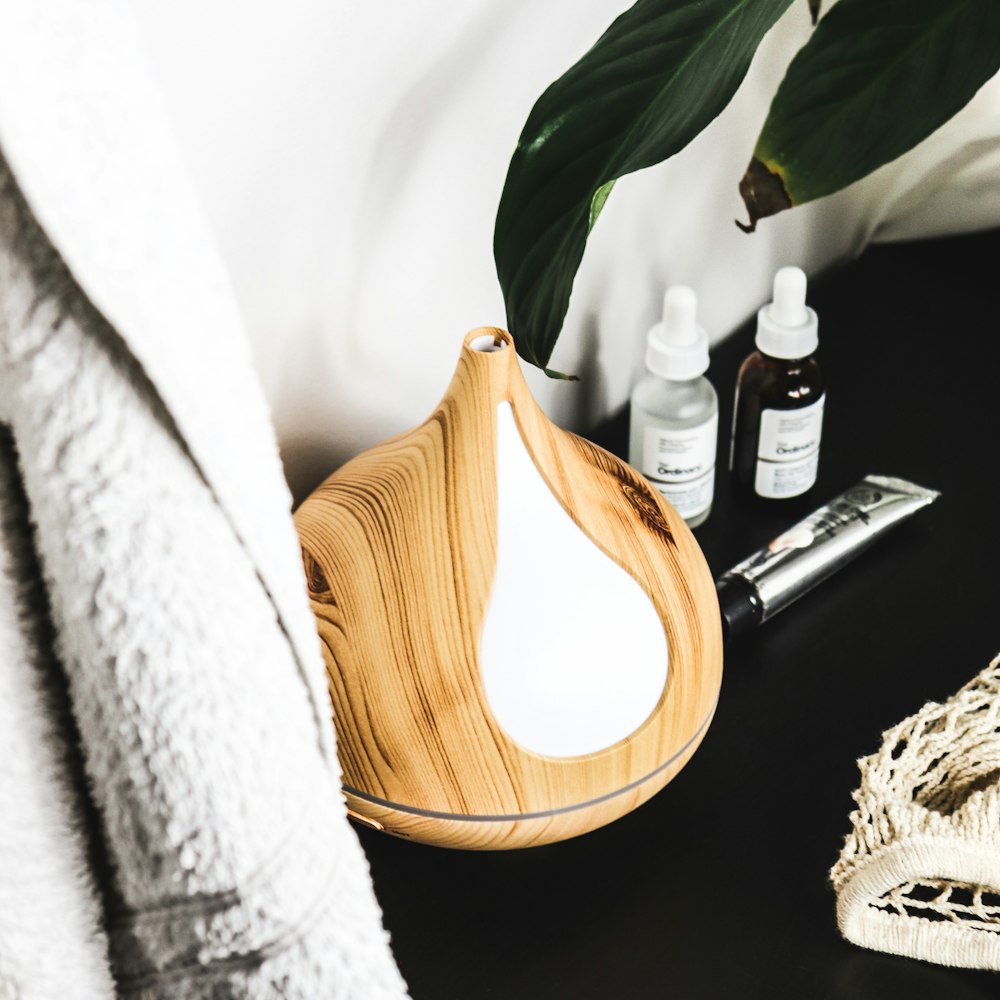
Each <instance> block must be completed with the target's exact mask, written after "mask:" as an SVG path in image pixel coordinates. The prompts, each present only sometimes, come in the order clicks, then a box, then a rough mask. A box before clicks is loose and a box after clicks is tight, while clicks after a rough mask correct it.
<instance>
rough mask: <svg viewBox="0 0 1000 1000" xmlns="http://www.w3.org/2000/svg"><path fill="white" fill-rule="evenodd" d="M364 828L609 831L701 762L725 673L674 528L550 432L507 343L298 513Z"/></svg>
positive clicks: (496, 836) (699, 560)
mask: <svg viewBox="0 0 1000 1000" xmlns="http://www.w3.org/2000/svg"><path fill="white" fill-rule="evenodd" d="M295 520H296V525H297V527H298V531H299V535H300V537H301V541H302V551H303V559H304V562H305V569H306V577H307V580H308V584H309V591H310V598H311V602H312V608H313V611H314V612H315V615H316V619H317V623H318V627H319V634H320V637H321V639H322V644H323V651H324V656H325V659H326V667H327V671H328V674H329V683H330V696H331V699H332V702H333V717H334V722H335V725H336V730H337V743H338V748H339V756H340V762H341V766H342V769H343V776H344V791H345V793H346V795H347V800H348V805H349V807H350V809H351V810H353V812H354V813H356V814H357V815H358V816H360V817H362V818H363V819H364V820H365V821H366V822H368V823H369V824H370V825H373V826H376V827H378V828H380V829H384V830H385V831H386V832H387V833H392V834H395V835H397V836H401V837H409V838H412V839H414V840H419V841H424V842H426V843H431V844H438V845H442V846H448V847H463V848H512V847H527V846H529V845H533V844H544V843H548V842H551V841H555V840H562V839H564V838H566V837H572V836H575V835H577V834H580V833H584V832H586V831H588V830H592V829H594V828H595V827H599V826H602V825H603V824H605V823H608V822H610V821H611V820H613V819H617V818H618V817H619V816H622V815H624V814H625V813H627V812H629V811H630V810H632V809H634V808H635V807H636V806H638V805H640V804H641V803H642V802H644V801H645V800H646V799H648V798H649V797H650V796H651V795H653V794H654V793H655V792H657V791H658V790H659V789H660V788H662V787H663V786H664V785H665V784H666V783H667V782H668V781H669V780H670V779H671V778H672V777H673V776H674V775H675V774H676V773H677V772H678V771H679V770H680V769H681V767H683V766H684V764H685V763H686V761H687V760H688V758H689V757H690V756H691V754H692V753H693V752H694V750H695V748H696V747H697V745H698V743H699V742H700V741H701V738H702V737H703V736H704V734H705V730H706V728H707V726H708V724H709V721H710V720H711V717H712V713H713V711H714V709H715V704H716V699H717V696H718V691H719V685H720V683H721V678H722V636H721V628H720V619H719V608H718V603H717V600H716V596H715V587H714V585H713V582H712V577H711V574H710V572H709V569H708V566H707V565H706V563H705V560H704V557H703V556H702V553H701V550H700V549H699V548H698V545H697V543H696V542H695V540H694V538H693V537H692V535H691V532H690V531H689V530H688V528H687V527H686V525H685V524H684V522H683V521H682V520H681V518H680V517H679V516H678V515H677V514H676V513H675V512H674V511H673V509H672V508H671V507H670V506H669V505H667V504H666V503H665V502H664V501H663V500H662V499H661V498H660V496H659V494H658V493H657V492H656V491H655V490H654V489H652V488H651V487H650V486H649V485H648V484H647V483H646V481H645V480H644V479H643V478H642V477H641V476H639V475H638V474H636V473H635V472H634V471H633V470H632V469H630V468H629V467H628V466H627V465H625V464H624V463H623V462H621V461H619V460H618V459H617V458H615V457H614V456H613V455H610V454H609V453H608V452H606V451H604V450H602V449H600V448H598V447H596V446H594V445H592V444H590V443H589V442H587V441H585V440H583V439H582V438H579V437H577V436H575V435H573V434H569V433H567V432H565V431H563V430H560V429H559V428H558V427H556V426H555V425H554V424H552V423H550V422H549V420H548V419H547V418H546V417H545V415H544V414H543V413H542V412H541V410H540V409H539V408H538V406H537V405H536V403H535V401H534V399H533V398H532V396H531V393H530V391H529V389H528V387H527V385H526V383H525V381H524V378H523V376H522V374H521V370H520V366H519V364H518V361H517V357H516V354H515V351H514V346H513V341H512V340H511V337H510V335H509V334H507V333H505V332H504V331H502V330H497V329H492V328H484V329H479V330H474V331H473V332H472V333H470V334H469V335H468V336H467V337H466V338H465V343H464V346H463V348H462V353H461V357H460V358H459V362H458V368H457V370H456V372H455V375H454V378H453V379H452V382H451V385H450V387H449V388H448V391H447V392H446V393H445V396H444V398H443V400H442V401H441V403H440V405H439V406H438V408H437V410H436V411H435V412H434V413H433V415H432V416H431V417H430V419H429V420H427V421H426V423H424V424H422V425H421V426H420V427H418V428H416V429H415V430H413V431H411V432H410V433H408V434H404V435H401V436H400V437H396V438H393V439H392V440H390V441H386V442H385V443H384V444H381V445H379V446H377V447H375V448H372V449H371V450H370V451H367V452H364V453H363V454H361V455H359V456H358V457H357V458H355V459H353V460H352V461H350V462H348V463H347V464H346V465H344V466H343V467H342V468H341V469H340V470H338V471H337V472H336V473H334V475H332V476H331V477H330V478H329V479H327V480H326V482H324V483H323V485H322V486H320V487H319V488H318V489H317V490H316V491H315V492H314V493H313V494H312V495H311V496H310V497H309V498H308V499H307V500H306V501H305V502H304V503H303V504H302V506H301V507H300V508H299V510H298V511H297V512H296V515H295Z"/></svg>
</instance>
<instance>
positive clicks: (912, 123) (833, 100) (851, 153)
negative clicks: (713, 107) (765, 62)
mask: <svg viewBox="0 0 1000 1000" xmlns="http://www.w3.org/2000/svg"><path fill="white" fill-rule="evenodd" d="M998 69H1000V2H998V0H840V2H839V3H838V4H836V5H834V6H833V7H832V8H831V9H830V11H829V13H828V14H827V15H826V16H825V17H824V18H823V20H822V21H821V22H820V23H819V25H818V26H817V28H816V30H815V31H814V32H813V34H812V37H811V38H810V39H809V41H808V42H807V43H806V45H805V46H804V47H803V48H802V49H801V50H800V51H799V53H798V54H797V55H796V57H795V58H794V59H793V60H792V63H791V65H790V66H789V67H788V72H787V73H786V74H785V78H784V80H783V81H782V83H781V86H780V87H779V88H778V92H777V94H775V96H774V100H773V101H772V102H771V109H770V111H769V112H768V116H767V120H766V121H765V123H764V127H763V129H762V130H761V133H760V137H759V138H758V140H757V145H756V148H755V149H754V153H753V159H752V160H751V161H750V166H749V167H748V168H747V172H746V174H745V175H744V177H743V180H742V181H741V182H740V193H741V194H742V195H743V200H744V202H745V203H746V206H747V210H748V211H749V213H750V223H749V225H748V226H743V225H742V224H741V228H743V229H746V230H748V231H749V230H752V229H753V228H754V227H755V225H756V223H757V220H758V219H762V218H765V217H766V216H769V215H774V214H775V212H780V211H781V210H782V209H785V208H790V207H792V206H793V205H801V204H803V203H804V202H807V201H812V200H813V199H814V198H820V197H822V196H823V195H827V194H831V193H832V192H834V191H839V190H840V189H841V188H844V187H847V185H848V184H851V183H853V182H854V181H856V180H859V179H860V178H862V177H864V176H866V175H867V174H870V173H871V172H872V171H873V170H875V169H876V168H878V167H880V166H882V165H883V164H884V163H888V162H889V161H890V160H894V159H895V158H896V157H897V156H901V155H902V154H903V153H905V152H906V151H907V150H909V149H912V148H913V147H914V146H915V145H916V144H917V143H918V142H920V141H921V140H922V139H925V138H926V137H927V136H928V135H930V134H931V132H933V131H934V130H935V129H937V128H938V127H939V126H941V125H943V124H944V123H945V122H946V121H948V119H949V118H951V117H952V116H953V115H954V114H955V113H956V112H957V111H959V110H960V109H961V108H962V107H964V106H965V105H966V104H967V103H968V102H969V101H970V100H971V98H972V96H973V95H974V94H975V93H976V91H977V90H978V89H979V88H980V87H981V86H982V85H983V84H984V83H985V82H986V81H987V80H988V79H989V78H990V77H991V76H993V74H994V73H996V72H997V70H998Z"/></svg>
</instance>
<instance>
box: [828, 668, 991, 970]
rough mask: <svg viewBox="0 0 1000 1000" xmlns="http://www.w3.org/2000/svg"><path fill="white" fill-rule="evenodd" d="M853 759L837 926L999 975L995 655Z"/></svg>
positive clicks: (855, 937) (889, 946) (878, 945)
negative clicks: (874, 748)
mask: <svg viewBox="0 0 1000 1000" xmlns="http://www.w3.org/2000/svg"><path fill="white" fill-rule="evenodd" d="M858 766H859V768H860V770H861V785H860V787H859V788H858V790H857V791H856V792H855V793H854V800H855V802H856V803H857V806H858V807H857V809H856V810H855V811H854V812H852V813H851V822H852V824H853V830H852V831H851V833H850V835H849V836H848V837H847V840H846V842H845V844H844V848H843V850H842V852H841V855H840V859H839V860H838V861H837V863H836V865H834V867H833V869H832V871H831V872H830V876H831V879H832V881H833V886H834V889H835V890H836V892H837V920H838V923H839V925H840V930H841V933H842V934H843V935H844V937H846V938H847V939H848V940H850V941H853V942H854V943H855V944H859V945H862V946H863V947H866V948H874V949H877V950H879V951H886V952H890V953H892V954H896V955H908V956H910V957H912V958H921V959H926V960H927V961H931V962H938V963H940V964H942V965H953V966H966V967H976V968H984V969H997V970H1000V656H998V657H997V658H996V659H994V660H993V662H992V663H991V664H990V666H989V667H988V668H987V669H986V670H984V671H983V672H982V673H981V674H979V675H978V676H977V677H976V678H975V679H974V680H973V681H971V682H970V683H969V684H967V685H966V686H965V687H963V688H962V689H961V690H960V691H958V692H957V693H956V694H955V695H954V696H953V697H952V698H950V699H949V700H948V701H946V702H945V703H944V704H937V703H934V702H929V703H928V704H927V705H925V706H924V707H923V708H922V709H921V710H920V711H919V712H917V713H916V715H912V716H910V718H908V719H906V720H905V721H903V722H901V723H900V724H899V725H898V726H896V727H895V728H893V729H890V730H888V731H887V732H886V733H885V734H884V735H883V742H882V746H881V748H880V749H879V751H878V752H877V753H875V754H872V755H871V756H870V757H865V758H863V759H862V760H860V761H858Z"/></svg>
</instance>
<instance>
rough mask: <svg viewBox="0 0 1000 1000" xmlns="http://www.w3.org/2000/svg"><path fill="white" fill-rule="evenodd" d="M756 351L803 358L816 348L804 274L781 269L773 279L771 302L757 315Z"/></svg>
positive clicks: (799, 270) (795, 269)
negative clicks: (807, 303)
mask: <svg viewBox="0 0 1000 1000" xmlns="http://www.w3.org/2000/svg"><path fill="white" fill-rule="evenodd" d="M756 339H757V349H758V350H759V351H760V352H761V353H762V354H767V355H769V356H770V357H772V358H786V359H790V358H805V357H808V356H809V355H810V354H812V353H813V351H815V350H816V348H817V347H818V346H819V320H818V319H817V317H816V313H815V312H813V310H812V309H810V308H809V306H807V305H806V275H805V271H803V270H802V268H800V267H783V268H781V270H780V271H778V273H777V274H776V275H775V276H774V301H773V302H771V303H770V305H766V306H764V307H763V308H762V309H761V310H760V311H759V312H758V313H757V338H756Z"/></svg>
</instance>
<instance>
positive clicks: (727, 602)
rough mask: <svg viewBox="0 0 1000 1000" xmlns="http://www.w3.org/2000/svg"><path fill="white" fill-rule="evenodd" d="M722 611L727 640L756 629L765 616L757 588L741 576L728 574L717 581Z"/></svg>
mask: <svg viewBox="0 0 1000 1000" xmlns="http://www.w3.org/2000/svg"><path fill="white" fill-rule="evenodd" d="M715 591H716V593H717V594H718V595H719V610H720V611H721V612H722V629H723V632H724V633H725V637H726V642H732V640H733V639H737V638H739V637H740V636H741V635H745V634H746V633H747V632H750V631H752V630H753V629H755V628H756V627H757V626H758V625H759V624H760V623H761V620H762V619H763V617H764V605H763V604H762V603H761V599H760V595H759V594H758V593H757V588H756V587H755V586H754V585H753V584H752V583H750V582H749V581H748V580H744V579H743V577H741V576H730V575H728V574H727V575H726V576H724V577H722V578H721V579H719V580H717V581H716V583H715Z"/></svg>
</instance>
